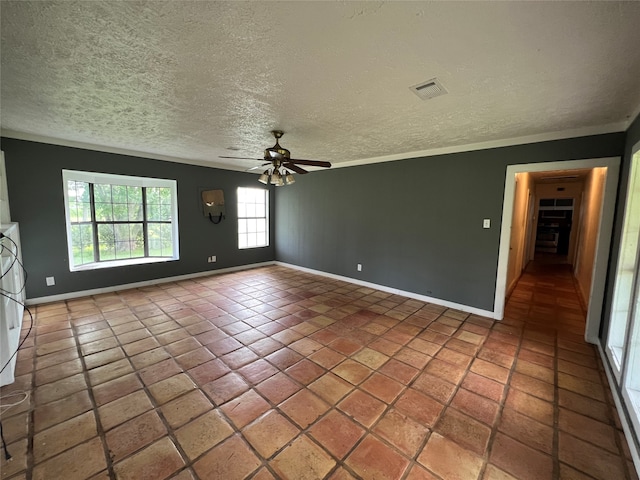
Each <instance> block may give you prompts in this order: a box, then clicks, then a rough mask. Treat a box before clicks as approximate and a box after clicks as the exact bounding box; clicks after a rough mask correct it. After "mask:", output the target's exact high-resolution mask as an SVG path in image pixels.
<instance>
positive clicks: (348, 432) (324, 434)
mask: <svg viewBox="0 0 640 480" xmlns="http://www.w3.org/2000/svg"><path fill="white" fill-rule="evenodd" d="M309 434H310V435H311V436H312V437H313V438H315V439H316V440H318V441H319V442H320V443H321V444H322V445H323V446H324V447H325V448H326V449H327V450H329V452H331V453H332V454H333V455H334V456H335V457H336V458H338V459H342V458H344V456H345V455H346V454H347V453H348V452H349V451H350V450H351V448H352V447H353V446H354V445H355V444H356V442H357V441H358V440H360V438H362V436H363V435H364V434H365V430H364V429H363V428H362V427H361V426H360V425H358V424H357V423H355V422H354V421H353V420H351V419H350V418H348V417H346V416H345V415H343V414H342V413H340V412H338V411H337V410H331V411H330V412H329V413H328V414H327V415H326V416H325V417H324V418H322V419H321V420H320V421H318V422H317V423H316V424H315V425H313V426H312V427H311V428H310V429H309Z"/></svg>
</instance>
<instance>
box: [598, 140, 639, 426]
mask: <svg viewBox="0 0 640 480" xmlns="http://www.w3.org/2000/svg"><path fill="white" fill-rule="evenodd" d="M639 210H640V142H638V143H636V144H635V145H634V146H633V148H632V150H631V165H630V169H629V183H628V186H627V197H626V199H625V207H624V211H625V214H624V221H623V226H622V238H621V240H620V253H619V257H618V265H617V269H616V280H615V284H614V291H613V302H612V306H611V308H612V311H611V318H610V323H609V332H608V336H607V348H606V353H607V356H608V358H609V361H610V364H611V367H612V370H613V373H614V376H615V380H616V381H617V382H618V385H620V387H621V392H622V398H623V399H624V403H625V405H626V407H627V411H628V413H629V418H630V420H631V424H632V425H633V429H634V430H635V431H636V432H640V223H639V222H638V218H637V216H638V211H639Z"/></svg>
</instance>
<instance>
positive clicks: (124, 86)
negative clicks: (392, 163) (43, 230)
mask: <svg viewBox="0 0 640 480" xmlns="http://www.w3.org/2000/svg"><path fill="white" fill-rule="evenodd" d="M0 8H1V12H0V13H1V16H2V25H1V27H2V40H1V41H2V43H1V48H2V65H1V66H2V77H1V83H2V85H1V86H2V97H1V102H2V103H1V108H2V111H1V113H2V116H1V126H2V129H3V133H4V134H5V135H8V136H17V137H29V136H32V137H34V138H36V137H48V138H50V139H55V140H56V141H58V142H67V143H69V142H78V143H79V144H88V145H94V146H102V147H105V149H109V148H110V149H121V150H131V151H134V152H140V153H143V154H148V155H150V156H156V157H158V156H163V157H173V158H176V159H181V160H182V161H193V162H195V163H205V164H211V165H217V166H220V165H224V166H225V167H226V168H235V169H240V170H244V169H246V168H248V167H251V166H254V165H255V164H256V163H255V162H252V161H237V160H222V159H220V158H218V157H219V155H238V156H250V157H254V156H255V157H256V158H258V157H260V156H261V154H262V149H264V148H265V147H268V146H271V145H272V144H273V138H272V137H271V136H270V134H269V131H270V130H272V129H274V128H278V129H282V130H284V131H285V132H286V134H285V136H284V137H283V139H282V141H281V143H282V145H283V146H285V147H287V148H289V149H290V150H291V152H292V157H295V158H303V159H318V160H329V161H331V162H333V163H334V164H336V165H338V164H340V162H345V164H346V163H353V162H355V161H366V160H371V159H376V158H379V157H387V156H392V155H395V156H396V157H397V156H405V157H410V156H412V152H414V153H415V152H422V151H425V150H430V149H442V148H445V147H453V146H461V145H470V144H476V143H479V142H491V141H497V140H502V139H511V138H516V137H522V136H532V135H543V134H550V133H554V132H565V131H569V130H571V131H576V132H580V131H590V132H593V131H612V129H613V130H615V129H616V128H617V129H622V128H624V127H625V126H626V125H627V124H628V122H629V119H630V117H631V116H632V115H634V114H635V113H637V111H638V110H637V109H638V107H639V106H640V81H639V79H640V55H639V54H638V51H639V50H638V46H639V45H640V2H490V3H485V2H460V3H458V2H434V3H432V2H265V1H260V2H204V1H199V2H187V1H170V2H162V1H149V2H146V1H145V2H133V1H131V2H115V1H111V0H110V1H91V2H89V1H82V2H75V1H56V2H53V1H34V2H30V1H15V2H12V1H4V0H3V1H2V2H1V3H0ZM433 77H437V78H438V79H439V80H440V81H441V83H442V84H443V85H444V86H445V88H446V89H447V90H448V91H449V93H448V94H447V95H445V96H441V97H437V98H435V99H432V100H428V101H423V100H421V99H419V98H418V97H417V96H416V95H415V94H414V93H412V92H411V91H410V90H409V88H408V87H410V86H412V85H415V84H418V83H420V82H423V81H426V80H429V79H431V78H433Z"/></svg>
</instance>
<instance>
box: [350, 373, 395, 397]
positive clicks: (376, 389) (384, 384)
mask: <svg viewBox="0 0 640 480" xmlns="http://www.w3.org/2000/svg"><path fill="white" fill-rule="evenodd" d="M360 388H362V390H364V391H366V392H367V393H370V394H371V395H373V396H374V397H376V398H378V399H380V400H382V401H383V402H385V403H391V402H393V401H394V400H395V399H396V398H397V397H398V395H400V392H402V390H404V388H405V387H404V385H402V384H401V383H398V382H396V381H395V380H392V379H390V378H389V377H387V376H386V375H382V374H380V373H374V374H373V375H371V376H370V377H369V378H368V379H367V380H365V381H364V382H363V383H362V385H361V386H360Z"/></svg>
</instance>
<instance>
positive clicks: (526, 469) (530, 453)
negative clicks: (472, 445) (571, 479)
mask: <svg viewBox="0 0 640 480" xmlns="http://www.w3.org/2000/svg"><path fill="white" fill-rule="evenodd" d="M490 461H491V463H493V464H495V465H496V466H498V467H499V468H501V469H503V470H504V471H506V472H507V473H510V474H511V475H513V476H515V477H516V478H518V479H520V478H521V479H523V480H534V479H540V478H551V476H552V473H553V461H552V458H551V457H550V456H549V455H545V454H544V453H541V452H539V451H537V450H534V449H533V448H531V447H528V446H526V445H524V444H522V443H520V442H518V441H516V440H514V439H512V438H511V437H508V436H506V435H503V434H502V433H498V434H497V435H496V437H495V439H494V441H493V447H492V449H491V456H490Z"/></svg>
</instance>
